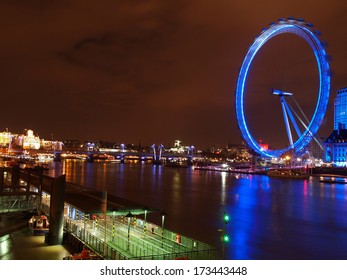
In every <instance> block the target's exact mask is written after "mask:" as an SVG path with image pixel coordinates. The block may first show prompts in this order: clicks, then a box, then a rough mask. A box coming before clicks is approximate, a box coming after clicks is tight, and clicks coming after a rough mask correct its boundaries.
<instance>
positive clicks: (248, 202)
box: [49, 160, 347, 260]
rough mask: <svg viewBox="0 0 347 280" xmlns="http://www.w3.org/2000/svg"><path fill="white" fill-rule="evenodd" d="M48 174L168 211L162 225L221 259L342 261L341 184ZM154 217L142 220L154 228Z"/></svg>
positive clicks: (73, 171)
mask: <svg viewBox="0 0 347 280" xmlns="http://www.w3.org/2000/svg"><path fill="white" fill-rule="evenodd" d="M50 168H51V171H50V172H49V173H50V174H51V175H59V174H63V173H65V174H66V180H67V181H69V182H73V183H76V184H79V185H83V186H85V187H86V188H88V189H93V190H100V191H105V190H106V191H107V193H109V194H113V195H116V196H119V197H122V198H126V199H129V200H132V201H135V202H138V203H142V204H145V205H148V206H150V207H154V208H158V209H160V210H164V211H165V212H166V213H167V217H166V219H165V228H167V229H169V230H172V231H174V232H177V233H180V234H182V235H186V236H189V237H192V238H195V239H197V240H200V241H203V242H206V243H209V244H211V245H213V246H215V247H218V248H221V244H222V242H221V232H220V229H223V227H224V223H223V213H224V212H227V213H228V214H229V215H230V221H229V223H228V224H227V226H226V231H227V233H228V234H229V235H230V241H229V242H228V243H227V245H226V247H225V258H226V259H238V260H246V259H253V260H277V259H278V260H302V259H309V260H318V259H325V260H335V259H343V260H345V259H347V185H344V184H329V183H322V182H319V178H318V177H311V178H310V179H308V180H292V179H278V178H269V177H267V176H265V175H246V174H234V173H226V172H213V171H198V170H194V169H192V168H173V167H164V166H156V165H151V164H145V163H138V164H131V163H130V164H128V163H127V164H120V163H116V162H94V163H87V162H84V161H78V160H66V161H63V162H61V163H53V164H52V166H51V167H50ZM160 219H161V217H160V215H159V213H152V214H150V215H149V216H148V220H150V221H152V222H155V223H157V224H158V225H160Z"/></svg>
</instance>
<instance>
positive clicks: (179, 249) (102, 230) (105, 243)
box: [0, 166, 220, 260]
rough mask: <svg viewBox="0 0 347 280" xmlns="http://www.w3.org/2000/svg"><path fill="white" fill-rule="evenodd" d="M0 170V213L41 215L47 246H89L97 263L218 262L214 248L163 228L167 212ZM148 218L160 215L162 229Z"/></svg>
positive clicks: (35, 173) (37, 173) (21, 171)
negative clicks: (45, 223) (44, 218)
mask: <svg viewBox="0 0 347 280" xmlns="http://www.w3.org/2000/svg"><path fill="white" fill-rule="evenodd" d="M2 170H3V172H2V173H1V174H2V177H1V176H0V177H1V178H2V180H1V182H2V185H1V190H2V192H1V196H0V199H1V200H0V210H1V212H2V213H9V212H18V213H19V212H21V211H34V210H38V211H39V212H42V213H45V214H46V215H47V216H48V217H49V218H50V220H51V221H50V229H49V234H48V235H47V236H46V237H45V242H46V245H47V246H50V245H51V246H54V245H59V244H62V243H63V242H67V243H69V245H70V246H71V247H72V248H74V249H75V251H77V252H78V251H81V250H82V249H83V248H89V249H90V250H92V251H93V252H95V253H96V254H97V255H98V256H99V257H100V258H102V259H118V260H131V259H155V260H165V259H167V260H170V259H200V260H201V259H202V260H207V259H220V252H219V249H217V248H214V247H213V246H210V245H209V244H206V243H203V242H200V241H199V240H195V239H193V238H190V237H187V236H182V235H181V234H179V233H177V232H174V231H171V230H169V229H166V228H165V218H166V213H165V212H164V211H162V210H160V209H155V208H151V207H149V206H146V205H141V204H138V203H135V202H132V201H129V200H126V199H123V198H120V197H116V196H113V195H108V194H107V193H106V192H101V191H91V190H87V189H85V188H84V187H83V186H79V185H75V184H72V183H70V182H66V181H65V176H60V177H50V176H47V175H44V170H43V169H42V168H37V167H32V168H28V167H25V168H19V167H18V166H13V167H6V168H4V169H2ZM57 190H60V194H59V191H58V192H57ZM61 190H65V191H64V193H61ZM62 198H63V199H64V201H63V204H62V206H59V203H61V201H60V200H61V199H62ZM150 215H160V217H161V221H162V223H161V225H156V224H153V223H151V222H149V219H148V218H149V217H150Z"/></svg>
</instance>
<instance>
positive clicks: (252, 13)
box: [0, 0, 347, 147]
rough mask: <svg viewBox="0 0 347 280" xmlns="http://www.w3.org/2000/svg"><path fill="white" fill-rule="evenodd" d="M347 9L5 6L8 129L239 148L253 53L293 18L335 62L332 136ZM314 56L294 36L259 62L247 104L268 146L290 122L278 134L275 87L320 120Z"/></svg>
mask: <svg viewBox="0 0 347 280" xmlns="http://www.w3.org/2000/svg"><path fill="white" fill-rule="evenodd" d="M346 6H347V5H346V4H345V2H344V1H342V0H341V1H340V0H338V1H334V3H332V4H327V3H326V2H325V1H306V2H303V1H290V2H281V1H274V0H273V1H266V2H259V1H233V0H232V1H230V0H228V1H226V0H218V1H213V2H210V1H198V0H193V1H189V2H188V1H159V0H149V1H139V0H137V1H114V0H112V1H111V0H109V1H106V0H105V1H101V2H97V3H96V2H95V1H82V0H80V1H43V0H42V1H20V0H17V1H1V2H0V26H1V29H0V31H1V32H0V34H1V39H2V40H1V43H0V60H1V63H0V90H1V94H2V103H3V104H8V105H9V106H4V107H3V109H2V123H3V129H5V128H6V127H8V128H9V129H10V130H11V131H13V132H18V131H22V130H23V128H29V127H31V128H33V129H35V130H36V131H37V133H39V134H40V135H42V136H43V137H50V135H51V133H54V135H56V137H58V138H61V139H64V138H80V139H95V140H98V139H104V140H114V141H123V142H127V143H128V142H135V143H137V142H138V141H139V140H140V139H141V142H142V143H144V144H151V143H159V142H164V143H172V142H173V141H174V140H175V139H176V138H181V140H183V142H186V143H187V144H194V145H196V146H203V147H204V146H207V145H213V144H219V145H225V144H227V143H228V142H237V143H238V142H239V141H240V133H239V131H238V128H237V123H236V118H235V112H234V90H235V87H236V79H237V76H238V69H239V67H240V65H241V63H242V60H243V58H244V56H245V54H246V52H247V48H248V46H249V45H250V44H251V43H252V41H253V40H254V38H255V36H257V35H258V34H259V32H260V30H261V29H262V28H263V27H264V26H267V25H268V24H269V23H270V22H271V21H276V20H277V19H279V18H281V17H287V16H294V17H301V18H305V19H306V20H308V21H310V22H312V23H314V24H315V26H317V28H319V30H320V31H321V33H322V39H324V40H326V41H327V43H328V53H329V54H330V55H331V56H332V57H333V61H332V62H331V66H332V70H333V71H334V76H333V79H332V98H331V101H330V109H329V111H328V113H327V119H326V120H325V121H324V123H323V125H322V128H321V130H320V134H322V136H324V135H328V134H329V133H330V130H331V129H332V121H333V120H332V116H333V115H332V114H333V110H332V108H331V106H332V105H331V102H332V101H333V96H334V94H335V92H336V90H337V89H339V88H341V87H345V86H346V84H347V81H346V67H345V65H344V62H345V61H346V59H347V52H346V50H345V47H344V46H345V45H346V43H347V42H346V40H347V39H346V38H347V36H346V35H347V34H346V33H347V29H346V28H345V23H344V14H345V12H346V8H347V7H346ZM277 41H278V42H277ZM288 42H290V44H289V43H288ZM283 48H284V49H285V51H281V49H283ZM312 57H313V54H312V53H311V51H310V49H309V48H308V47H307V46H305V43H302V42H300V40H296V39H291V38H289V39H288V38H287V39H283V40H281V39H280V38H278V40H277V38H276V40H275V39H274V40H273V41H271V42H270V43H269V44H268V45H266V47H265V48H264V50H262V54H261V55H259V56H257V62H256V63H255V64H254V67H253V66H252V74H251V76H252V79H251V80H250V84H249V89H250V91H251V93H249V95H250V96H251V97H250V98H249V99H248V100H247V102H249V104H250V105H249V109H248V110H249V111H250V115H251V116H257V118H253V117H252V118H253V119H252V124H251V125H252V127H254V129H253V130H254V133H255V134H257V135H259V137H264V138H266V139H271V142H272V141H273V142H276V143H282V142H283V137H282V139H281V137H280V136H278V135H279V133H278V131H279V130H283V126H282V124H281V121H283V120H282V119H280V118H276V119H277V120H278V122H276V123H277V124H276V123H274V128H271V127H270V126H269V125H268V122H269V119H270V120H271V114H269V112H271V110H268V108H274V106H277V105H276V101H278V100H273V98H271V96H270V95H269V94H267V92H268V90H269V87H271V86H272V85H273V84H274V83H275V81H276V84H275V86H281V87H282V86H283V87H285V88H290V89H293V91H295V92H296V93H297V96H298V101H299V102H300V104H301V106H302V108H304V109H305V110H307V111H308V112H309V113H310V112H312V104H313V101H312V100H313V99H314V97H315V96H316V89H317V82H316V80H315V79H316V74H317V70H316V69H315V67H314V66H312ZM313 64H314V63H313ZM274 69H275V70H274ZM279 69H281V71H280V70H279ZM253 91H255V92H257V94H255V93H254V94H253V93H252V92H253ZM301 92H304V94H302V95H301V94H299V93H301ZM301 96H302V97H301ZM276 110H277V109H276ZM276 110H274V111H276ZM277 111H278V110H277ZM265 113H267V114H265ZM258 115H262V116H263V121H261V122H259V117H258ZM250 118H251V117H250ZM272 119H273V117H272ZM269 142H270V140H269Z"/></svg>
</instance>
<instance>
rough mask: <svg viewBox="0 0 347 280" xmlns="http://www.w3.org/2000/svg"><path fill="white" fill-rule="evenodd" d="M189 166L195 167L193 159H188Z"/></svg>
mask: <svg viewBox="0 0 347 280" xmlns="http://www.w3.org/2000/svg"><path fill="white" fill-rule="evenodd" d="M187 165H188V166H192V165H193V157H188V159H187Z"/></svg>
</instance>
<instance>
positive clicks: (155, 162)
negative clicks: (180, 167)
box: [153, 156, 161, 165]
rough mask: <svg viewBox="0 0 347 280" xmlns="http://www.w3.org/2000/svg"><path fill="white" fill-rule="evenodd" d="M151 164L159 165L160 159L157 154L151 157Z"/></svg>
mask: <svg viewBox="0 0 347 280" xmlns="http://www.w3.org/2000/svg"><path fill="white" fill-rule="evenodd" d="M153 164H154V165H161V159H160V158H159V157H158V156H156V157H153Z"/></svg>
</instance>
